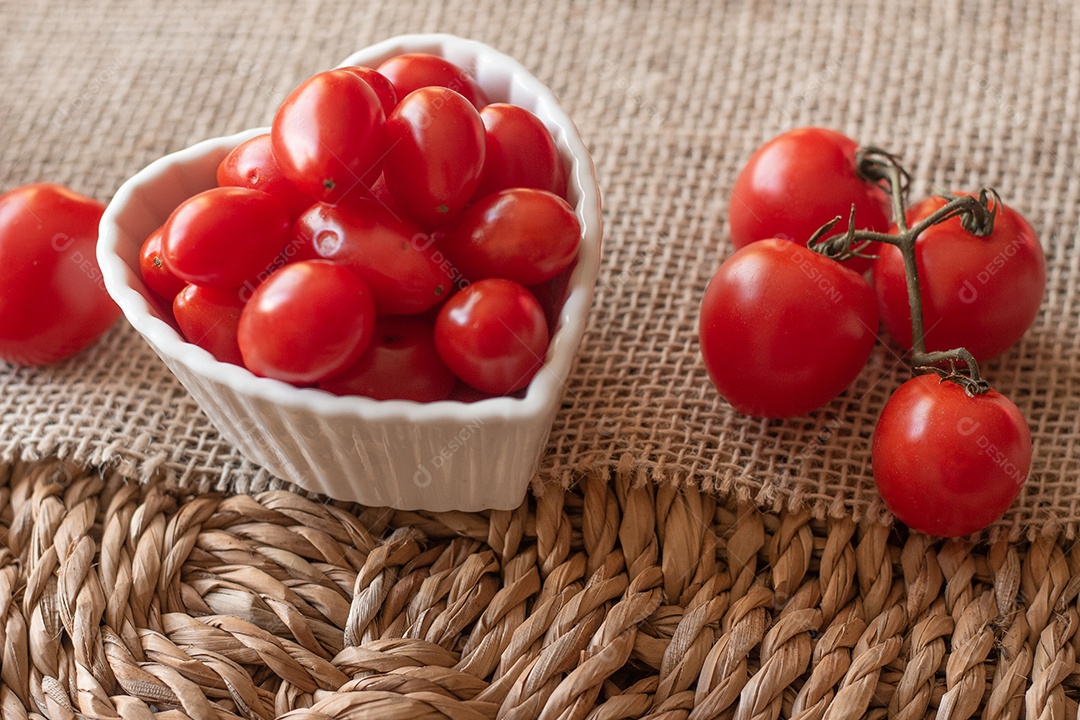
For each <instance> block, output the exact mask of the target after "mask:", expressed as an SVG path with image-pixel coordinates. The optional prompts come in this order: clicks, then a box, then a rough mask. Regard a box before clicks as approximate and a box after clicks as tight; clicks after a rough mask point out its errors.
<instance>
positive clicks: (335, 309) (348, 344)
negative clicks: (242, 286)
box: [238, 260, 375, 384]
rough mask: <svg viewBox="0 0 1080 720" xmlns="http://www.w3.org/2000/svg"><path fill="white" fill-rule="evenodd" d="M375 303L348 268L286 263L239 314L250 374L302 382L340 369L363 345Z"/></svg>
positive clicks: (368, 335) (311, 262) (314, 262)
mask: <svg viewBox="0 0 1080 720" xmlns="http://www.w3.org/2000/svg"><path fill="white" fill-rule="evenodd" d="M374 326H375V303H374V302H373V301H372V299H371V291H369V290H368V288H367V285H365V284H364V281H363V280H361V279H360V278H359V277H357V276H356V274H355V273H353V272H352V271H350V270H347V269H346V268H343V267H341V266H340V265H335V264H333V263H329V262H326V261H324V260H309V261H305V262H297V263H293V264H291V265H286V266H285V267H283V268H282V269H281V270H279V271H277V272H276V273H274V274H273V275H271V276H270V277H269V278H267V280H266V282H264V283H263V284H262V285H260V286H259V287H258V289H256V290H255V293H254V294H253V295H252V296H251V300H249V301H248V304H247V305H245V306H244V310H243V312H242V313H241V314H240V325H239V327H238V339H239V343H240V353H241V354H242V355H243V359H244V365H246V366H247V368H248V369H249V370H251V371H252V372H253V373H255V374H256V375H261V376H263V377H271V378H276V379H278V380H284V381H285V382H291V383H297V384H306V383H317V382H319V381H321V380H325V379H326V378H328V377H330V376H332V375H336V374H337V373H340V372H341V371H342V370H344V369H345V368H347V367H349V366H350V365H352V364H353V363H354V362H356V360H357V359H358V358H359V357H360V356H361V355H362V354H363V352H364V351H365V350H366V349H367V346H368V344H369V343H370V342H371V335H372V332H373V330H374Z"/></svg>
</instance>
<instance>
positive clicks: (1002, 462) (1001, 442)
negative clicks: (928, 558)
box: [872, 374, 1031, 537]
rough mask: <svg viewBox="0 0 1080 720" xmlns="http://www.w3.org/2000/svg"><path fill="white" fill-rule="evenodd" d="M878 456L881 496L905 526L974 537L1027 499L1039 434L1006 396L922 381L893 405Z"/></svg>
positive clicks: (877, 443)
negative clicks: (1020, 498)
mask: <svg viewBox="0 0 1080 720" xmlns="http://www.w3.org/2000/svg"><path fill="white" fill-rule="evenodd" d="M872 458H873V466H874V482H875V483H876V484H877V488H878V491H879V492H880V493H881V497H882V499H883V500H884V501H885V504H886V505H888V507H889V509H890V510H892V512H893V514H894V515H896V517H897V518H898V519H900V520H901V521H902V522H903V523H904V524H906V525H907V526H908V527H910V528H912V529H913V530H918V531H920V532H924V533H928V534H930V535H937V536H941V537H957V536H960V535H969V534H971V533H974V532H977V531H979V530H981V529H983V528H984V527H986V526H987V525H989V524H990V523H992V522H994V521H995V520H997V519H998V518H999V517H1001V515H1002V513H1004V512H1005V510H1006V509H1007V508H1008V507H1009V505H1011V504H1012V502H1013V500H1015V499H1016V496H1017V495H1018V494H1019V492H1020V489H1021V487H1022V486H1023V484H1024V481H1025V480H1026V478H1027V474H1028V470H1029V468H1030V466H1031V431H1030V430H1029V429H1028V426H1027V423H1026V422H1025V421H1024V417H1023V415H1021V414H1020V410H1019V409H1018V408H1017V407H1016V405H1014V404H1013V403H1012V401H1010V400H1009V399H1008V398H1006V397H1004V396H1003V395H1001V394H1000V393H998V392H996V391H994V390H991V391H990V392H987V393H985V394H981V395H975V396H969V395H968V394H967V392H966V391H965V390H964V389H963V388H962V387H960V386H959V385H957V384H955V383H953V382H950V381H942V380H941V379H940V378H938V377H937V375H933V374H931V375H920V376H918V377H915V378H912V379H911V380H908V381H907V382H906V383H904V384H903V385H901V386H900V388H899V389H898V390H897V391H896V392H895V393H893V395H892V397H891V398H889V401H888V402H887V403H886V404H885V408H884V409H883V410H882V411H881V417H879V418H878V423H877V427H876V428H875V429H874V440H873V448H872Z"/></svg>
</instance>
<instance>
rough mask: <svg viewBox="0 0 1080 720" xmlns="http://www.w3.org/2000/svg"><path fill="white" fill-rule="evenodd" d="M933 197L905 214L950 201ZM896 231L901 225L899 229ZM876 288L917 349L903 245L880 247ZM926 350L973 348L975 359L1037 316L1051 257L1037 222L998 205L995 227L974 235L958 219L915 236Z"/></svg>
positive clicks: (898, 333) (911, 219)
mask: <svg viewBox="0 0 1080 720" xmlns="http://www.w3.org/2000/svg"><path fill="white" fill-rule="evenodd" d="M946 202H947V201H946V200H945V198H941V197H932V198H927V199H926V200H923V201H922V202H920V203H918V204H917V205H914V206H912V207H911V208H910V209H909V210H908V212H907V220H908V226H909V227H910V226H911V225H914V224H915V223H917V222H919V221H920V220H923V219H924V218H926V217H927V216H929V215H931V214H932V213H933V212H934V211H935V210H937V209H939V208H940V207H942V206H943V205H945V203H946ZM894 232H895V230H894ZM878 254H879V259H878V260H877V261H876V262H875V263H874V290H875V293H876V295H877V300H878V308H879V310H880V312H881V317H882V320H884V322H885V327H886V329H888V331H889V334H890V335H892V336H893V338H895V339H896V341H897V342H898V343H900V344H901V345H903V346H904V347H905V348H908V349H910V348H911V310H910V306H909V305H908V296H907V284H906V282H905V276H904V260H903V257H902V256H901V254H900V249H899V248H897V247H895V246H892V245H886V246H883V247H881V248H879V249H878ZM915 261H916V264H917V265H918V268H919V287H920V288H921V290H922V307H923V324H924V326H925V328H926V333H925V336H926V349H927V350H931V351H932V350H951V349H953V348H959V347H964V348H967V349H968V350H969V351H970V352H971V354H972V355H974V356H975V359H976V360H985V359H987V358H992V357H994V356H996V355H1000V354H1001V353H1003V352H1005V351H1006V350H1008V349H1009V348H1010V347H1012V346H1013V345H1015V344H1016V342H1017V341H1019V340H1020V338H1021V337H1022V336H1023V334H1024V333H1025V332H1026V331H1027V329H1028V328H1029V327H1031V323H1032V322H1033V321H1034V320H1035V316H1036V315H1038V314H1039V306H1040V304H1041V303H1042V299H1043V291H1044V290H1045V289H1046V257H1045V256H1044V255H1043V250H1042V246H1041V245H1039V240H1038V238H1037V237H1035V231H1034V230H1032V229H1031V225H1029V224H1028V223H1027V221H1026V220H1025V219H1024V218H1023V217H1022V216H1021V215H1020V213H1018V212H1016V211H1015V210H1013V209H1012V208H1010V207H1009V206H1007V205H1005V204H1002V205H1001V207H998V208H997V215H996V216H995V218H994V231H993V232H992V233H990V235H988V236H986V237H979V236H977V235H975V234H974V233H970V232H968V231H967V230H965V229H964V227H963V225H961V222H960V218H959V217H955V218H952V219H950V220H947V221H946V222H944V223H941V224H940V225H934V226H932V227H930V228H928V229H927V230H926V231H925V232H923V233H922V234H921V235H919V238H918V239H917V240H916V241H915Z"/></svg>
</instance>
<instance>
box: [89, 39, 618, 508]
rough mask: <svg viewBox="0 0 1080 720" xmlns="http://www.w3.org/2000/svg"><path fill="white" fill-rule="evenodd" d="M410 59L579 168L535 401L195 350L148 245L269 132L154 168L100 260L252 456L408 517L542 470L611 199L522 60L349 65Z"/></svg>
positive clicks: (460, 46)
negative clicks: (303, 373)
mask: <svg viewBox="0 0 1080 720" xmlns="http://www.w3.org/2000/svg"><path fill="white" fill-rule="evenodd" d="M406 52H427V53H432V54H435V55H440V56H442V57H445V58H446V59H448V60H450V61H451V62H453V63H455V64H457V65H459V66H461V67H463V68H464V69H465V70H466V71H468V72H469V73H470V74H471V75H472V76H473V77H475V78H476V80H477V81H478V82H479V84H480V86H481V87H482V88H483V89H484V92H485V93H487V95H488V98H489V99H490V100H491V101H492V102H511V103H514V104H515V105H520V106H522V107H524V108H526V109H528V110H530V111H532V112H533V113H534V114H536V115H537V116H539V117H540V119H541V120H543V122H544V124H545V125H546V126H547V127H548V130H550V131H551V134H552V137H553V138H554V139H555V143H556V145H557V146H558V148H559V150H560V152H561V153H562V157H563V161H564V163H565V164H566V166H567V169H568V177H569V190H568V194H569V200H570V203H571V205H573V206H574V208H575V212H576V213H577V216H578V219H579V220H580V221H581V224H582V228H583V230H582V242H581V249H580V251H579V255H578V260H577V265H576V266H575V268H574V270H573V273H572V275H571V278H570V285H569V289H568V297H567V299H566V302H565V304H564V305H563V308H562V311H561V314H560V316H559V320H558V324H557V329H556V331H555V333H554V337H553V339H552V342H551V345H550V347H549V349H548V355H547V359H546V362H545V364H544V366H543V367H542V369H541V370H540V372H539V373H538V374H537V375H536V377H535V378H534V379H533V381H532V382H531V383H530V384H529V387H528V389H527V391H526V394H525V396H524V398H521V399H516V398H496V399H490V400H482V401H480V402H475V403H460V402H452V401H444V402H437V403H429V404H420V403H414V402H409V401H401V400H395V401H382V402H380V401H375V400H371V399H369V398H362V397H336V396H333V395H330V394H329V393H326V392H323V391H320V390H313V389H300V388H296V387H292V386H291V385H288V384H286V383H282V382H278V381H276V380H270V379H266V378H260V377H256V376H255V375H253V374H252V373H251V372H249V371H247V370H245V369H244V368H242V367H238V366H235V365H229V364H225V363H221V362H218V361H217V360H215V359H214V358H213V356H211V355H210V354H209V353H208V352H206V351H205V350H203V349H201V348H199V347H198V346H196V345H192V344H190V343H187V342H185V341H184V340H183V338H182V337H181V336H180V335H179V334H178V333H177V332H176V330H175V329H174V328H173V327H172V326H171V325H170V324H169V323H168V322H166V321H165V320H163V319H162V318H161V316H160V315H159V314H158V312H157V310H155V308H154V306H153V305H152V304H151V303H150V302H149V301H148V299H147V298H148V297H149V291H148V290H147V288H146V286H145V285H144V284H143V282H142V279H141V277H140V274H139V265H138V254H139V249H140V247H141V245H142V242H143V240H144V238H145V237H146V236H147V235H148V234H149V233H150V232H152V231H153V230H154V228H156V227H158V226H159V225H161V224H162V223H163V222H164V221H165V220H166V219H167V218H168V216H169V214H170V213H171V212H172V210H173V209H174V208H175V207H176V206H177V205H179V204H180V203H181V202H182V201H184V200H185V199H187V198H188V197H191V196H192V195H194V194H196V193H198V192H201V191H202V190H206V189H208V188H210V187H213V186H214V184H215V171H216V169H217V166H218V163H219V162H220V161H221V159H222V158H224V157H225V155H226V154H228V152H229V151H230V150H232V149H233V148H234V147H236V146H237V145H238V144H240V143H241V142H243V141H244V140H246V139H247V138H250V137H252V136H254V135H257V134H259V133H261V132H266V128H259V129H254V130H249V131H247V132H243V133H240V134H237V135H231V136H229V137H222V138H215V139H213V140H207V141H205V142H201V143H199V144H197V145H194V146H192V147H189V148H187V149H185V150H181V151H179V152H176V153H173V154H171V155H168V156H166V157H164V158H161V159H160V160H157V161H155V162H153V163H151V164H150V165H149V166H148V167H146V168H145V169H144V170H142V171H141V172H139V173H138V174H137V175H135V176H134V177H133V178H131V179H130V180H128V181H127V182H125V183H124V184H123V185H122V186H121V187H120V189H119V190H118V191H117V193H116V196H115V197H114V198H113V200H112V202H111V203H110V204H109V207H108V209H107V210H106V211H105V215H104V217H103V218H102V220H101V235H100V240H99V243H98V262H99V264H100V265H101V271H102V274H103V276H104V279H105V286H106V288H107V289H108V291H109V294H110V295H112V297H113V299H114V300H115V301H116V303H117V304H118V305H119V306H120V308H121V309H122V310H123V312H124V315H125V316H126V317H127V319H128V321H129V322H130V323H131V324H132V326H134V327H135V329H136V330H137V331H138V332H139V333H141V334H142V336H143V337H144V338H145V339H146V341H147V342H148V343H149V344H150V346H151V347H152V348H153V349H154V351H155V352H157V354H158V355H159V356H160V357H161V359H162V360H164V361H165V363H166V364H167V365H168V366H169V368H170V369H171V370H172V372H173V373H174V374H175V375H176V377H177V378H178V379H179V380H180V382H181V383H183V385H184V387H186V388H187V389H188V391H190V392H191V394H192V396H193V397H194V398H195V400H196V401H197V402H198V404H199V406H200V407H201V408H202V409H203V410H204V411H205V413H206V415H207V416H208V417H209V418H210V420H211V422H213V423H214V425H215V426H216V427H217V428H218V430H220V432H221V433H222V435H224V436H225V437H226V438H228V439H229V440H230V441H231V442H232V443H234V444H235V445H236V446H237V448H239V450H240V452H242V453H243V454H244V456H245V457H247V458H249V459H250V460H252V461H253V462H255V463H258V464H259V465H262V466H264V467H266V468H267V469H269V470H270V471H271V472H273V473H274V474H275V475H277V476H279V477H281V478H283V479H286V480H289V481H291V482H294V483H296V484H297V485H299V486H301V487H304V488H306V489H308V490H312V491H315V492H319V493H322V494H325V495H329V496H330V497H333V498H337V499H344V500H355V501H358V502H361V503H364V504H367V505H378V506H391V507H395V508H402V509H425V510H436V511H441V510H466V511H475V510H481V509H485V508H497V509H509V508H513V507H516V506H517V505H518V504H520V503H521V501H522V499H523V497H524V495H525V491H526V489H527V488H528V484H529V481H530V479H531V478H532V477H533V475H534V474H535V472H536V468H537V464H538V463H539V460H540V457H541V454H542V453H543V451H544V447H545V445H546V442H547V436H548V433H549V431H550V429H551V423H552V421H553V419H554V417H555V413H556V411H557V410H558V407H559V403H560V399H561V397H562V394H563V390H564V388H565V383H566V379H567V376H568V375H569V373H570V368H571V365H572V364H573V360H574V355H575V354H576V352H577V348H578V345H579V344H580V342H581V336H582V332H583V330H584V325H585V319H586V315H587V313H588V311H589V306H590V305H591V303H592V297H593V285H594V283H595V281H596V276H597V272H598V269H599V261H600V238H601V224H600V193H599V189H598V187H597V184H596V177H595V173H594V170H593V165H592V160H591V158H590V157H589V153H588V151H587V150H586V148H585V145H584V143H583V142H582V140H581V137H580V136H579V134H578V131H577V128H576V127H575V126H574V123H573V121H572V120H571V119H570V117H569V116H568V115H567V114H566V112H565V111H563V109H562V108H561V107H559V104H558V102H557V101H556V99H555V97H554V96H553V95H552V93H551V91H550V90H548V89H547V87H545V86H544V84H543V83H541V82H540V81H539V80H537V79H536V78H535V77H533V76H532V75H531V74H530V73H529V72H528V71H527V70H526V69H525V68H524V67H522V66H521V65H520V64H519V63H518V62H516V61H515V60H513V59H512V58H510V57H508V56H506V55H504V54H502V53H500V52H498V51H496V50H494V49H492V48H491V47H489V46H487V45H484V44H483V43H480V42H476V41H473V40H463V39H461V38H457V37H454V36H450V35H403V36H400V37H396V38H393V39H390V40H387V41H385V42H382V43H379V44H377V45H373V46H371V47H369V48H367V49H365V50H361V51H359V52H357V53H355V54H353V55H350V56H349V57H348V58H347V59H346V60H345V62H344V63H342V64H343V65H368V66H377V65H379V64H380V63H382V62H383V61H385V60H387V59H389V58H390V57H393V56H395V55H400V54H402V53H406Z"/></svg>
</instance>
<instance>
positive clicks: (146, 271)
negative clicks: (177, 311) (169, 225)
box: [139, 225, 187, 304]
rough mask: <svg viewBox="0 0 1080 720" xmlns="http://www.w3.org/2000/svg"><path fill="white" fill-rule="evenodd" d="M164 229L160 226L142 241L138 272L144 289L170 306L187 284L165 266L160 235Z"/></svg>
mask: <svg viewBox="0 0 1080 720" xmlns="http://www.w3.org/2000/svg"><path fill="white" fill-rule="evenodd" d="M164 229H165V226H164V225H162V226H161V227H159V228H158V229H157V230H155V231H154V232H152V233H150V235H148V236H147V238H146V240H144V241H143V245H142V250H140V251H139V272H140V273H141V274H142V279H143V282H145V283H146V287H148V288H150V290H151V291H152V292H154V294H156V295H157V296H158V297H160V298H161V299H162V300H167V301H168V302H169V304H172V301H173V298H175V297H176V295H177V293H179V292H180V291H181V290H183V289H184V286H185V285H187V283H185V282H184V281H183V280H181V279H180V278H178V277H176V276H175V275H173V273H172V270H170V269H169V268H168V267H167V266H166V265H165V258H164V256H163V254H162V249H161V233H162V231H163V230H164Z"/></svg>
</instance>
